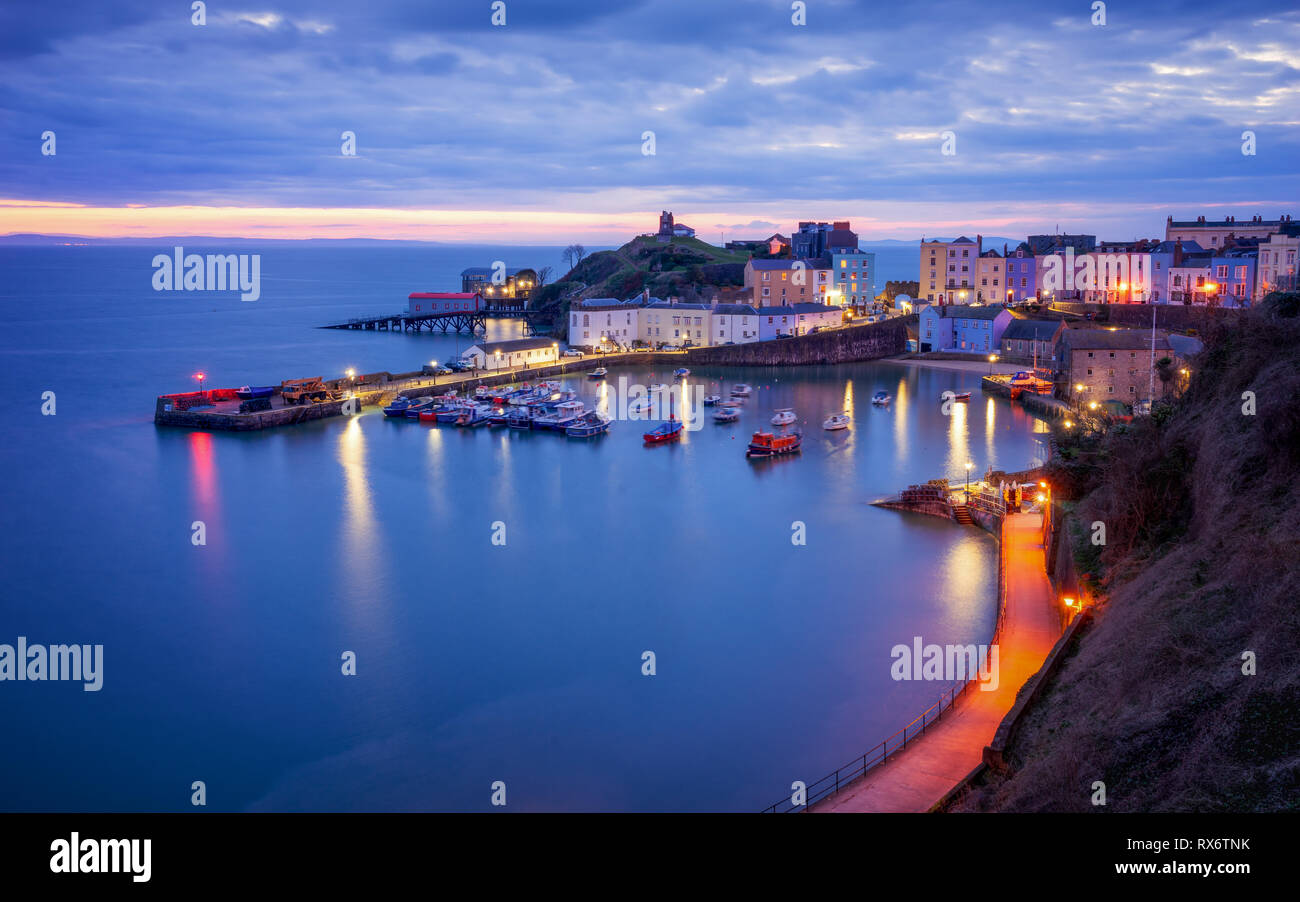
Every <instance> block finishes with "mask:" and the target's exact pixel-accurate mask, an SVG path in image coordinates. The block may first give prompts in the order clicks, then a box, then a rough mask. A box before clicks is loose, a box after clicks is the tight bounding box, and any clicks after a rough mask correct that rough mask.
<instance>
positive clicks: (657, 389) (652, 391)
mask: <svg viewBox="0 0 1300 902" xmlns="http://www.w3.org/2000/svg"><path fill="white" fill-rule="evenodd" d="M667 387H668V386H666V385H664V384H663V383H662V382H656V383H655V384H654V385H652V386H650V394H652V395H653V394H658V393H659V392H661V391H663V390H664V389H665V388H667Z"/></svg>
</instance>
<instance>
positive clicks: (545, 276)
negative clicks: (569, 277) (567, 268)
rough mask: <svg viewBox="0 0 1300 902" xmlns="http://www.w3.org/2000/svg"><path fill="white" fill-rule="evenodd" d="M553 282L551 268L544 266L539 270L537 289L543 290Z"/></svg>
mask: <svg viewBox="0 0 1300 902" xmlns="http://www.w3.org/2000/svg"><path fill="white" fill-rule="evenodd" d="M550 280H551V267H549V266H543V267H541V268H540V269H538V270H537V287H538V288H541V287H542V286H543V285H545V284H546V283H547V282H549V281H550Z"/></svg>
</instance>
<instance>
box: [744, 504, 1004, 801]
mask: <svg viewBox="0 0 1300 902" xmlns="http://www.w3.org/2000/svg"><path fill="white" fill-rule="evenodd" d="M1006 540H1007V523H1006V519H1005V518H1004V519H1003V520H1002V523H1001V529H1000V535H999V541H998V613H997V619H996V621H995V622H994V626H993V638H992V639H990V640H989V648H992V647H993V646H994V645H997V644H998V643H999V642H1000V641H1001V639H1002V628H1003V626H1004V624H1005V622H1006V611H1007V567H1006V557H1007V541H1006ZM982 665H983V667H984V669H985V672H987V668H988V661H987V660H985V661H983V662H982ZM978 683H979V675H978V674H976V675H975V676H973V677H971V678H970V679H968V680H966V681H965V682H964V683H962V684H961V685H960V686H950V687H949V688H947V689H945V690H943V691H942V692H941V693H940V694H939V700H938V701H937V702H935V703H934V704H933V705H931V706H930V707H928V708H926V709H925V710H924V711H922V712H921V715H920V716H919V717H917V718H915V719H914V720H912V722H911V723H909V724H907V725H906V726H905V727H903V728H902V729H901V730H898V731H897V732H895V733H894V734H893V735H891V736H889V737H888V738H887V739H885V740H884V741H883V742H880V743H878V744H876V745H874V746H872V747H871V748H869V749H868V750H867V751H866V752H864V753H863V754H862V755H861V756H860V757H858V758H854V759H853V760H852V761H850V762H849V763H848V764H846V765H844V766H843V767H837V768H836V769H835V770H834V771H832V772H831V773H829V774H827V775H826V776H824V777H822V778H821V779H820V780H816V781H814V782H812V783H809V784H807V786H806V789H805V798H806V801H805V802H804V804H802V805H796V804H794V803H793V802H792V801H791V799H790V797H789V796H786V797H785V798H784V799H782V800H781V801H779V802H776V803H774V804H772V805H769V806H767V807H766V808H764V809H763V812H762V813H763V814H786V813H788V812H791V811H804V812H807V811H811V810H812V806H813V805H815V804H816V803H817V802H820V801H821V800H822V799H827V798H830V797H831V796H833V795H835V794H836V793H838V792H839V791H840V790H841V789H843V788H845V787H846V786H848V785H849V784H850V783H852V782H853V781H854V780H857V779H859V778H860V777H863V776H865V775H866V774H867V773H868V772H869V771H871V770H872V769H874V768H876V767H879V766H880V765H881V764H884V763H885V762H886V761H888V760H889V756H890V755H893V754H897V753H898V752H900V751H902V750H903V749H905V748H907V744H908V743H909V742H913V741H915V740H916V738H917V737H918V736H922V735H924V734H925V731H926V729H927V728H928V727H930V726H931V725H932V724H934V723H935V722H936V721H937V720H938V719H939V718H940V717H941V716H942V715H943V713H944V712H945V711H948V710H950V709H951V708H952V707H953V706H954V705H955V704H956V703H957V700H958V699H960V698H962V697H964V696H965V695H966V693H968V692H970V691H972V690H973V689H974V687H975V686H976V685H977V684H978Z"/></svg>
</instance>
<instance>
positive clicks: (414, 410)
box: [406, 397, 438, 420]
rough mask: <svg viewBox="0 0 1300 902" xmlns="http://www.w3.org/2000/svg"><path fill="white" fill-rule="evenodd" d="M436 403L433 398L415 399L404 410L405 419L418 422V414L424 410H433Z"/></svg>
mask: <svg viewBox="0 0 1300 902" xmlns="http://www.w3.org/2000/svg"><path fill="white" fill-rule="evenodd" d="M437 404H438V402H437V401H435V400H434V399H433V398H427V397H426V398H416V399H415V400H414V401H412V402H411V406H410V407H408V408H406V418H407V419H408V420H418V419H419V418H420V414H422V413H423V412H424V411H426V410H433V409H434V408H435V407H436V406H437Z"/></svg>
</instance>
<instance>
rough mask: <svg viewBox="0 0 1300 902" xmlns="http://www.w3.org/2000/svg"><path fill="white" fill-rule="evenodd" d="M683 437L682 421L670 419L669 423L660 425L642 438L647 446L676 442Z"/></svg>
mask: <svg viewBox="0 0 1300 902" xmlns="http://www.w3.org/2000/svg"><path fill="white" fill-rule="evenodd" d="M681 437H682V424H681V421H680V420H676V419H673V418H672V417H669V418H668V422H666V423H660V424H659V425H658V426H656V427H655V428H653V429H651V430H650V431H649V432H647V433H646V434H645V435H643V436H642V438H644V439H645V443H646V444H647V445H661V444H663V443H664V442H675V441H677V440H678V439H679V438H681Z"/></svg>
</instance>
